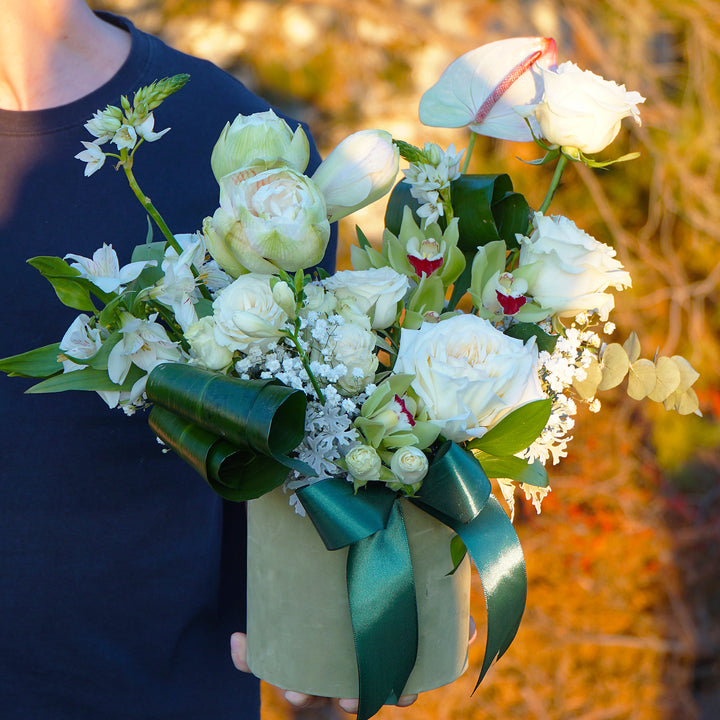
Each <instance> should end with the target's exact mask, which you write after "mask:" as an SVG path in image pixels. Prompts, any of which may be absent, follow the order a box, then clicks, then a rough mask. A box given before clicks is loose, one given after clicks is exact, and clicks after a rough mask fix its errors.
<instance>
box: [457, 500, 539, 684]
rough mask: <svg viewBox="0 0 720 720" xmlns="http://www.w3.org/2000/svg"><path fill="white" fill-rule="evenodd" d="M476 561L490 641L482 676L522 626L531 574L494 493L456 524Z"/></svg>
mask: <svg viewBox="0 0 720 720" xmlns="http://www.w3.org/2000/svg"><path fill="white" fill-rule="evenodd" d="M453 530H455V532H457V534H458V535H459V536H460V539H461V540H462V541H463V542H464V543H465V547H466V548H467V550H468V552H469V553H470V557H471V558H472V560H473V562H474V563H475V567H476V568H477V571H478V575H479V576H480V580H481V582H482V586H483V591H484V593H485V606H486V608H487V643H486V646H485V657H484V659H483V664H482V668H481V670H480V677H479V678H478V681H477V683H476V685H475V690H477V688H478V686H479V685H480V683H481V682H482V680H483V678H484V677H485V674H486V673H487V671H488V670H489V668H490V665H491V664H492V662H493V660H495V659H499V658H501V657H502V656H503V655H504V654H505V651H506V650H507V649H508V648H509V647H510V644H511V643H512V641H513V639H514V638H515V635H516V633H517V631H518V628H519V627H520V621H521V620H522V616H523V612H524V611H525V601H526V598H527V574H526V571H525V559H524V557H523V553H522V548H521V546H520V540H519V538H518V536H517V534H516V532H515V528H513V526H512V523H511V522H510V518H508V516H507V514H506V513H505V511H504V510H503V508H502V506H501V505H500V503H499V502H498V501H497V500H496V499H495V498H494V497H492V496H490V497H489V498H488V501H487V504H486V505H485V507H484V508H483V509H482V511H481V512H480V514H479V515H478V516H477V517H476V518H475V519H474V520H472V521H471V522H469V523H467V524H458V525H457V526H454V527H453Z"/></svg>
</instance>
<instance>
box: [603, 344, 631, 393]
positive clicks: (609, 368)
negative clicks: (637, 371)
mask: <svg viewBox="0 0 720 720" xmlns="http://www.w3.org/2000/svg"><path fill="white" fill-rule="evenodd" d="M600 369H601V370H602V380H601V381H600V384H599V385H598V390H610V389H611V388H614V387H617V386H618V385H619V384H620V383H621V382H622V381H623V380H624V379H625V376H626V375H627V373H628V370H629V369H630V359H629V358H628V354H627V353H626V352H625V349H624V348H623V346H622V345H620V344H619V343H610V345H608V346H607V347H606V348H605V352H603V355H602V359H601V362H600Z"/></svg>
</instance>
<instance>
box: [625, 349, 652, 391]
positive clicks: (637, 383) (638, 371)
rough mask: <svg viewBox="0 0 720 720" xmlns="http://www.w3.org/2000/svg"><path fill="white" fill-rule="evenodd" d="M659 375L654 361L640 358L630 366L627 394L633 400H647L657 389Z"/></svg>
mask: <svg viewBox="0 0 720 720" xmlns="http://www.w3.org/2000/svg"><path fill="white" fill-rule="evenodd" d="M656 380H657V373H656V372H655V363H654V362H653V361H652V360H647V359H644V358H640V359H639V360H636V361H635V362H634V363H632V365H630V371H629V372H628V386H627V394H628V395H629V396H630V397H631V398H632V399H633V400H642V399H643V398H646V397H647V396H648V395H649V394H650V393H651V392H652V391H653V389H654V388H655V382H656Z"/></svg>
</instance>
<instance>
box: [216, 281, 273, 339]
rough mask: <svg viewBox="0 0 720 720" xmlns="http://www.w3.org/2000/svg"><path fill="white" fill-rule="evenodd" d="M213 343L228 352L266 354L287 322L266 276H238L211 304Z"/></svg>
mask: <svg viewBox="0 0 720 720" xmlns="http://www.w3.org/2000/svg"><path fill="white" fill-rule="evenodd" d="M213 317H214V319H215V340H216V341H217V342H218V344H219V345H222V346H223V347H226V348H228V350H231V351H233V350H240V351H242V352H248V351H249V350H250V349H251V348H259V349H260V350H266V349H267V348H268V347H269V346H270V345H271V344H272V343H273V342H275V341H276V340H277V338H278V337H280V336H281V334H282V331H281V329H282V327H283V325H284V323H285V321H286V320H287V314H286V313H285V311H284V310H283V309H282V308H281V307H280V306H279V305H278V304H277V303H276V302H275V299H274V298H273V294H272V290H271V289H270V277H269V276H268V275H252V274H251V275H241V276H240V277H239V278H238V279H237V280H235V282H233V283H232V284H231V285H228V287H226V288H225V289H224V290H222V291H221V292H220V294H219V295H218V296H217V298H216V299H215V302H214V303H213Z"/></svg>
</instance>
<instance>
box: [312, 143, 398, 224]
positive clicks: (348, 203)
mask: <svg viewBox="0 0 720 720" xmlns="http://www.w3.org/2000/svg"><path fill="white" fill-rule="evenodd" d="M399 165H400V153H399V151H398V148H397V147H396V146H395V144H394V143H393V141H392V136H391V135H390V133H388V132H386V131H385V130H360V131H359V132H356V133H353V134H352V135H350V136H348V137H346V138H345V139H344V140H343V141H342V142H341V143H340V144H339V145H338V146H337V147H336V148H335V149H334V150H333V151H332V152H331V153H330V154H329V155H328V156H327V157H326V158H325V160H323V161H322V163H320V166H319V167H318V169H317V170H316V171H315V173H314V174H313V176H312V179H313V182H314V183H315V184H316V185H317V186H318V187H319V188H320V190H321V191H322V194H323V196H324V197H325V202H326V203H327V212H328V219H329V220H330V222H334V221H335V220H339V219H340V218H343V217H345V216H346V215H350V213H353V212H355V211H356V210H359V209H360V208H363V207H365V206H366V205H370V203H373V202H375V201H376V200H379V199H380V198H381V197H382V196H383V195H385V194H386V193H387V192H389V190H390V188H392V186H393V183H394V182H395V178H396V177H397V174H398V170H399Z"/></svg>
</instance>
